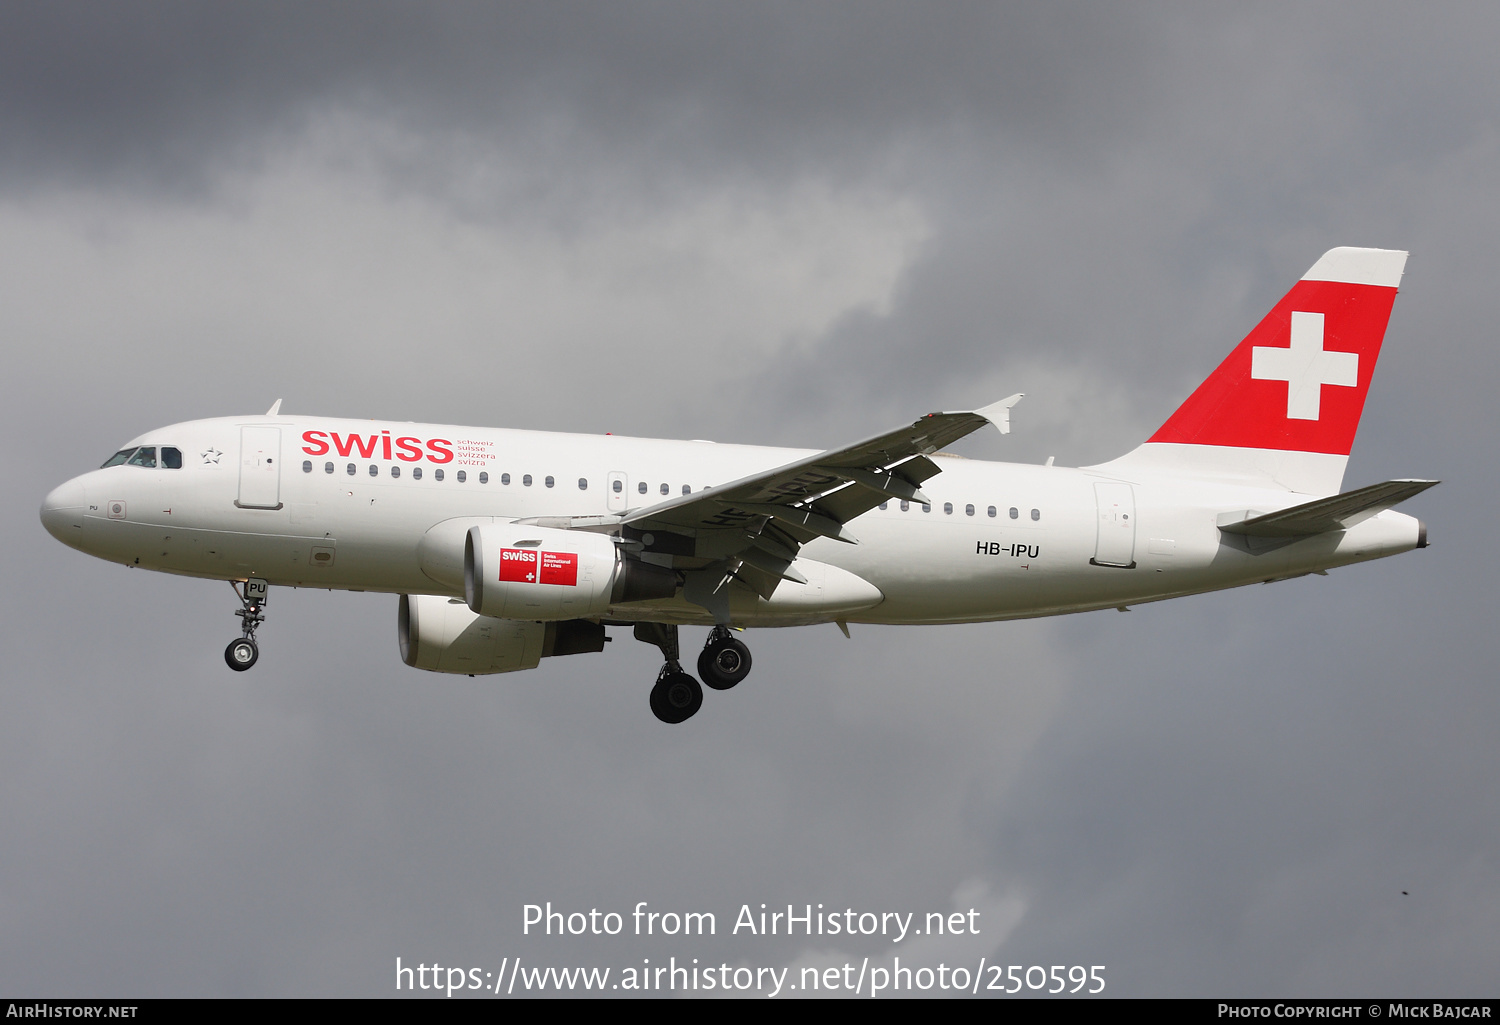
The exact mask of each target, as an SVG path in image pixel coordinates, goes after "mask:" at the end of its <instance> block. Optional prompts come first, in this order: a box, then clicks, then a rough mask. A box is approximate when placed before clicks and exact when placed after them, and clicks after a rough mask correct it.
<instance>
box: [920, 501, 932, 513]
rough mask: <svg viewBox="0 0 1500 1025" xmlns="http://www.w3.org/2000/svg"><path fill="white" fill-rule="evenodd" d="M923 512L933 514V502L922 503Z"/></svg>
mask: <svg viewBox="0 0 1500 1025" xmlns="http://www.w3.org/2000/svg"><path fill="white" fill-rule="evenodd" d="M922 511H923V512H932V503H931V502H923V503H922Z"/></svg>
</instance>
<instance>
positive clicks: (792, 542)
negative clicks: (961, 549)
mask: <svg viewBox="0 0 1500 1025" xmlns="http://www.w3.org/2000/svg"><path fill="white" fill-rule="evenodd" d="M1020 398H1021V396H1020V395H1013V396H1011V397H1010V398H1008V399H1004V400H1002V401H1000V402H997V403H995V404H994V405H992V406H986V407H983V408H982V409H980V410H977V411H974V412H961V413H931V414H929V415H927V416H924V417H922V418H921V419H920V420H917V421H915V422H913V423H911V424H909V425H908V426H905V427H901V428H898V429H896V430H894V431H887V432H886V433H884V434H878V435H876V436H875V437H873V438H867V439H865V440H864V441H861V442H857V443H855V444H853V445H848V446H846V447H844V448H837V449H830V450H829V451H827V452H819V453H818V454H816V455H813V456H808V457H806V458H804V459H799V460H796V461H795V462H791V463H787V464H786V465H784V466H779V467H776V468H775V469H772V470H767V471H765V472H763V473H758V474H755V475H753V476H750V477H743V478H741V479H739V480H736V481H730V482H729V483H727V484H720V485H717V486H715V487H711V488H706V489H704V490H703V491H699V492H697V493H696V494H692V495H682V496H680V497H678V498H672V499H668V500H667V501H665V502H659V503H657V504H655V505H651V506H647V507H646V508H643V509H637V510H632V511H630V512H627V513H626V514H625V515H624V516H622V517H621V521H620V522H621V524H622V528H621V529H622V533H623V535H624V536H625V538H626V539H627V541H630V542H635V543H639V544H641V545H642V549H643V551H644V552H647V553H655V554H657V555H667V556H672V557H674V559H673V564H674V567H676V568H682V569H684V570H685V572H687V579H688V585H687V594H688V597H689V600H691V601H695V602H697V603H698V604H703V605H705V607H708V605H707V601H708V600H712V599H707V598H706V595H717V594H719V593H720V592H721V591H722V589H723V587H724V585H725V584H726V583H728V582H729V581H730V580H731V579H737V580H739V581H740V582H741V583H743V584H745V585H746V586H748V587H750V588H751V589H752V590H754V591H756V592H758V593H759V594H761V595H763V596H764V597H767V598H769V597H770V596H771V594H772V593H773V592H774V591H775V590H776V587H777V586H778V585H779V584H780V583H781V581H782V580H792V581H794V582H797V583H803V582H805V581H804V578H803V577H802V575H801V574H800V573H798V572H797V571H796V570H795V569H794V568H792V561H793V560H794V559H795V558H796V557H797V552H798V550H799V549H800V548H801V546H802V545H804V544H806V543H807V542H809V541H811V540H813V539H814V538H818V537H828V538H833V539H834V540H838V541H844V542H847V543H849V544H857V543H858V539H857V538H855V537H853V536H852V535H851V533H850V532H849V530H848V529H847V528H846V527H845V524H846V523H848V522H849V521H850V520H852V519H854V518H855V517H856V516H859V515H860V514H861V513H864V512H866V511H868V510H870V509H872V508H874V507H875V506H877V505H879V504H880V503H881V502H885V501H888V500H890V499H892V498H895V499H902V500H906V501H913V502H926V501H927V496H925V495H923V494H922V492H921V490H920V489H921V484H922V482H923V481H925V480H927V479H928V478H930V477H932V476H934V475H935V474H937V473H939V472H940V467H939V466H938V465H937V464H936V463H935V462H933V461H932V460H931V459H930V458H928V457H929V456H931V455H932V453H934V452H937V451H939V450H940V449H943V448H945V447H947V446H948V445H951V444H953V443H954V442H955V441H957V440H958V439H960V438H962V437H965V436H967V435H969V434H972V433H973V432H974V431H977V430H978V429H979V428H981V427H983V426H985V425H986V424H994V425H995V426H997V427H999V428H1000V429H1001V431H1002V432H1005V431H1008V429H1009V413H1010V407H1011V406H1013V405H1015V403H1016V402H1018V401H1019V400H1020ZM679 560H680V561H679ZM705 583H707V584H711V585H712V586H711V587H709V588H708V589H707V591H706V592H705V589H704V586H705Z"/></svg>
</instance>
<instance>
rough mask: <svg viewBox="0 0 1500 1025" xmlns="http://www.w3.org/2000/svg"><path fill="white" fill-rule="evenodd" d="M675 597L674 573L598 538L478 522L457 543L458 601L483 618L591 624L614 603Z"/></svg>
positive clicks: (586, 533) (589, 534)
mask: <svg viewBox="0 0 1500 1025" xmlns="http://www.w3.org/2000/svg"><path fill="white" fill-rule="evenodd" d="M676 590H677V574H676V573H674V572H673V571H672V570H669V569H667V568H665V567H663V566H656V565H651V564H648V563H643V562H640V561H638V560H635V559H627V558H625V555H624V552H622V551H621V550H620V549H619V548H618V547H617V546H616V545H615V542H614V541H613V539H611V538H610V537H608V536H607V535H604V534H595V533H592V532H589V531H583V530H558V529H556V528H554V527H534V526H526V525H523V524H519V523H482V524H479V525H477V526H474V527H471V528H470V529H469V534H468V537H467V538H466V539H465V541H464V597H465V598H466V599H467V600H468V603H469V608H470V609H472V610H473V611H474V612H477V613H479V614H480V615H482V616H495V617H499V618H503V619H529V620H542V621H551V620H561V619H592V618H596V617H598V616H602V615H604V613H605V611H606V610H607V609H608V608H609V606H610V605H611V604H613V603H616V602H629V601H645V600H649V599H652V598H670V597H672V596H673V594H675V593H676Z"/></svg>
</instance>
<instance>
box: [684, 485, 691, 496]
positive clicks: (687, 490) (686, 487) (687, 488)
mask: <svg viewBox="0 0 1500 1025" xmlns="http://www.w3.org/2000/svg"><path fill="white" fill-rule="evenodd" d="M682 493H683V494H684V495H691V494H692V493H693V489H692V487H691V486H690V485H687V484H684V485H683V486H682Z"/></svg>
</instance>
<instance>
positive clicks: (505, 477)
mask: <svg viewBox="0 0 1500 1025" xmlns="http://www.w3.org/2000/svg"><path fill="white" fill-rule="evenodd" d="M500 483H501V484H509V483H510V474H508V473H502V474H501V475H500Z"/></svg>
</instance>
